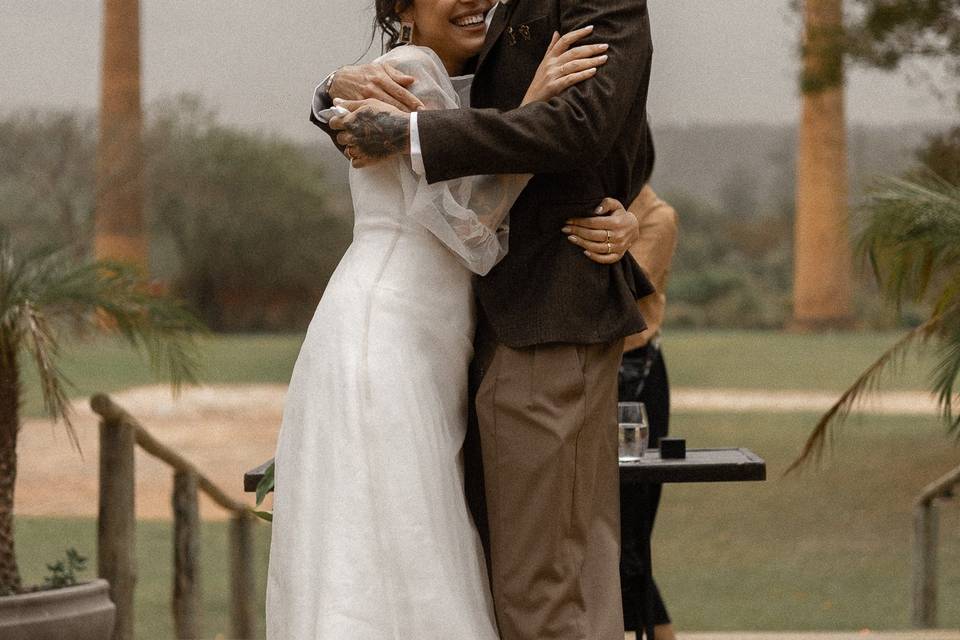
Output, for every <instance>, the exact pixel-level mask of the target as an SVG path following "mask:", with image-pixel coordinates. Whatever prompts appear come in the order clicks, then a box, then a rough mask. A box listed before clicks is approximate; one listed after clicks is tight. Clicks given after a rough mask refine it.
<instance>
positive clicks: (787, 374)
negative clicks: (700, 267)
mask: <svg viewBox="0 0 960 640" xmlns="http://www.w3.org/2000/svg"><path fill="white" fill-rule="evenodd" d="M895 339H896V334H875V333H862V334H837V335H823V336H792V335H784V334H778V333H759V332H680V331H674V332H670V333H669V335H668V336H667V337H666V338H665V349H666V353H667V359H668V363H669V367H670V373H671V379H672V382H673V384H674V385H677V386H700V387H747V388H768V389H825V390H838V389H841V388H843V387H844V386H845V385H846V384H847V383H848V382H849V381H850V380H852V379H853V378H854V377H855V376H856V375H857V373H859V371H860V370H861V369H863V368H864V367H865V366H866V365H867V364H868V363H869V362H870V361H871V360H872V359H873V358H874V357H875V356H876V354H878V353H879V352H880V351H881V350H883V349H884V348H886V347H887V346H888V345H889V344H891V343H892V342H893V341H894V340H895ZM300 341H301V336H298V335H291V336H218V337H215V338H213V339H210V340H208V341H206V342H205V343H204V345H203V353H202V360H203V362H204V372H203V374H204V376H203V377H204V380H205V381H207V382H231V383H243V382H272V383H285V382H286V381H287V378H288V376H289V373H290V370H291V367H292V365H293V361H294V359H295V358H296V354H297V351H298V349H299V346H300ZM66 356H67V357H66V362H65V365H66V366H65V368H66V370H67V372H68V374H69V375H70V376H71V377H72V379H73V380H75V381H76V382H77V392H76V393H77V395H87V394H89V393H90V392H92V391H95V390H106V391H110V390H115V389H120V388H123V387H128V386H133V385H139V384H146V383H150V382H155V381H156V380H155V379H154V377H153V376H152V374H151V373H150V371H149V370H148V368H147V367H146V366H145V365H144V364H143V363H142V362H141V361H140V359H139V357H138V356H136V355H135V354H132V353H130V352H129V351H128V350H126V349H124V348H123V347H121V346H120V345H118V344H117V343H116V342H113V341H97V342H92V343H86V344H80V345H74V346H72V347H71V348H70V349H68V350H67V353H66ZM929 363H930V360H929V359H927V360H924V361H921V362H920V364H919V365H918V363H917V362H915V361H914V362H909V363H908V366H907V367H906V369H905V370H904V372H903V375H902V377H901V378H900V379H898V380H896V381H893V382H891V383H890V384H888V385H886V388H890V389H904V388H916V389H922V388H924V386H925V385H924V383H925V378H924V373H925V369H926V367H928V366H929ZM34 386H35V385H34V384H33V379H32V377H28V381H27V388H28V389H32V388H34ZM27 409H28V411H29V412H30V413H36V412H37V411H38V405H37V402H36V398H35V397H32V396H28V404H27ZM815 418H816V416H813V415H802V414H797V415H763V414H745V415H704V414H679V415H676V416H675V417H674V420H673V428H672V432H673V434H674V435H677V436H683V437H686V438H687V441H688V444H689V446H691V447H706V446H746V447H750V448H751V449H753V450H754V451H756V452H758V453H759V454H761V455H762V456H763V457H764V458H766V459H767V461H768V463H769V471H770V472H769V480H768V481H767V482H765V483H743V484H730V485H723V484H716V485H675V486H669V487H668V488H667V489H666V491H665V494H664V502H663V507H662V509H661V513H660V516H659V518H658V526H657V530H656V533H655V541H654V544H655V562H656V565H655V566H656V574H657V576H658V579H659V581H660V584H661V589H662V591H663V592H664V594H665V597H666V599H667V602H668V606H669V607H670V609H671V611H672V613H673V615H674V618H675V620H676V622H677V625H678V627H680V628H681V629H688V630H735V629H744V630H750V629H771V630H775V629H798V630H816V629H860V628H865V627H870V628H875V629H894V628H906V627H907V626H908V623H909V608H908V605H909V598H910V591H909V566H910V534H911V501H912V499H913V497H914V496H915V495H916V494H917V493H918V492H919V491H920V489H921V488H922V487H923V486H924V485H925V484H927V483H928V482H930V481H931V480H933V479H935V478H936V477H938V476H939V475H941V474H942V473H944V472H945V471H947V470H948V469H950V468H952V467H954V466H956V465H957V464H960V448H958V447H957V446H956V443H955V441H954V440H953V439H951V438H950V437H948V436H947V435H946V434H945V432H944V429H943V427H942V425H941V424H939V423H938V422H937V421H936V420H935V419H932V418H875V417H870V418H858V417H854V418H853V419H852V420H851V421H850V422H849V423H848V424H847V425H846V426H845V427H844V428H843V429H842V430H841V432H840V433H839V439H838V444H837V447H836V449H835V450H834V452H833V454H832V455H831V456H830V457H829V458H828V459H827V461H826V462H825V464H824V465H823V467H822V468H821V469H819V470H814V469H810V470H807V471H806V472H804V473H803V474H801V475H798V476H791V477H789V478H782V477H781V473H782V471H783V469H784V468H785V467H786V465H787V464H788V463H789V461H790V460H792V458H793V456H794V455H795V454H796V452H797V451H798V449H799V447H800V445H801V444H802V442H803V440H804V438H805V437H806V435H807V433H808V432H809V430H810V428H811V426H812V424H813V422H814V421H815ZM941 511H942V523H941V531H942V548H941V558H940V571H941V573H940V586H941V597H940V607H941V612H940V622H941V625H943V626H952V627H957V626H960V538H958V536H957V532H958V531H960V502H958V501H954V502H952V503H948V504H946V505H945V506H944V508H943V509H942V510H941ZM258 534H259V540H258V543H259V546H258V548H259V553H258V558H257V560H256V562H257V568H258V570H259V572H260V574H259V588H260V593H259V594H258V596H257V597H258V600H259V601H261V602H262V599H263V582H264V572H265V569H266V564H267V549H268V545H269V527H268V526H267V525H263V526H262V527H260V528H259V530H258ZM94 540H95V523H94V522H93V521H92V520H58V519H42V518H40V519H38V518H20V519H19V520H18V522H17V544H18V548H19V555H20V560H21V563H22V568H23V572H24V574H25V576H26V578H27V579H28V581H39V580H40V579H41V576H42V574H43V565H44V563H45V562H49V561H51V560H53V559H54V558H55V557H57V556H58V555H60V554H62V551H63V548H64V547H67V546H71V545H72V546H76V547H77V548H78V549H79V550H80V551H81V552H82V553H87V554H89V555H91V556H92V555H93V548H94ZM225 540H226V528H225V525H220V524H215V523H212V524H207V525H205V529H204V537H203V552H204V555H203V567H204V571H203V575H202V578H203V588H204V592H205V605H204V606H205V608H204V634H205V635H206V636H207V637H213V636H214V635H215V634H216V633H218V632H225V631H226V628H227V622H226V616H227V608H228V604H227V602H228V594H227V593H226V585H225V579H226V564H225V562H226V558H225V554H224V549H223V544H224V541H225ZM138 544H139V548H138V555H139V570H138V575H139V588H138V592H137V607H138V608H137V615H138V619H137V624H138V637H139V638H142V639H153V638H156V639H158V640H159V639H164V640H165V639H166V638H169V637H171V633H172V631H171V621H170V614H169V599H170V588H171V576H170V566H171V563H170V551H171V545H172V542H171V532H170V527H169V525H168V524H167V523H162V522H141V523H140V524H139V540H138ZM92 566H94V567H95V566H96V565H95V560H93V562H92Z"/></svg>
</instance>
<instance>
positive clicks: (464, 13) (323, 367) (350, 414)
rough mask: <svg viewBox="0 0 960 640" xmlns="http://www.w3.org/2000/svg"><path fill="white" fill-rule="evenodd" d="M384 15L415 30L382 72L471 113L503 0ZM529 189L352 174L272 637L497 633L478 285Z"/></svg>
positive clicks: (315, 349) (281, 530) (385, 8)
mask: <svg viewBox="0 0 960 640" xmlns="http://www.w3.org/2000/svg"><path fill="white" fill-rule="evenodd" d="M376 6H377V19H378V24H379V25H380V27H381V28H383V29H384V32H385V33H386V34H388V36H393V37H392V40H393V42H392V43H391V44H392V45H396V44H397V43H396V40H397V35H396V34H398V33H400V32H401V31H403V29H401V28H400V25H399V24H398V22H399V21H398V20H397V18H400V20H402V21H403V22H404V23H407V22H411V23H414V24H415V25H416V29H415V31H414V33H413V38H412V43H411V44H407V45H406V46H394V47H393V48H392V49H391V50H390V51H389V52H388V53H387V54H385V55H384V56H382V57H381V58H380V59H379V61H380V62H387V63H389V64H391V65H392V66H393V67H394V68H396V69H398V70H399V71H401V72H403V73H406V74H408V75H410V76H412V77H414V78H415V79H416V81H415V82H414V84H413V85H411V87H410V90H411V92H412V93H413V94H414V95H415V96H416V97H417V98H419V99H420V100H421V101H422V102H423V104H424V105H425V107H426V108H428V109H449V108H458V107H460V106H467V101H468V100H469V87H470V80H471V77H470V76H468V75H460V74H462V72H463V70H464V68H465V67H466V65H467V63H468V62H469V60H470V59H471V58H473V57H474V56H476V55H477V54H478V53H479V51H480V49H481V47H482V45H483V42H484V33H485V25H484V21H483V18H484V14H485V13H487V12H488V10H489V9H490V8H491V2H490V0H482V1H477V0H472V1H469V2H467V1H464V0H413V2H409V1H402V2H400V3H397V5H395V4H394V0H388V1H383V0H378V1H377V3H376ZM397 6H400V7H403V6H405V7H406V8H405V10H404V11H403V13H402V15H399V16H398V15H397V14H396V7H397ZM586 33H587V31H586V30H581V32H573V33H571V34H568V36H566V37H564V38H562V39H558V38H557V37H555V38H554V43H553V45H552V46H551V48H550V50H549V51H548V52H547V55H546V57H545V58H544V61H543V63H542V64H541V66H540V69H539V70H538V72H537V77H536V78H535V79H534V81H533V83H532V84H531V87H530V90H529V91H528V93H527V96H526V97H525V99H524V102H525V103H526V102H531V101H537V100H548V99H549V98H551V97H553V96H554V95H556V94H557V93H559V92H560V91H562V90H563V89H564V88H566V87H568V86H571V85H573V84H575V83H577V82H581V81H583V80H586V79H588V78H589V77H591V76H592V75H593V73H594V71H595V68H596V67H597V66H599V65H601V64H603V62H604V58H602V57H599V56H598V53H599V51H598V48H597V47H596V46H590V47H587V46H583V47H572V48H571V45H572V44H574V43H575V42H576V41H577V40H579V38H581V37H583V36H584V35H586ZM564 65H565V66H564ZM559 71H563V72H564V73H559ZM528 179H529V176H520V175H502V176H481V177H471V178H464V179H459V180H452V181H448V182H442V183H438V184H434V185H429V184H427V181H426V179H425V178H423V177H420V176H418V175H417V173H415V172H414V170H413V169H412V168H411V164H410V157H409V156H398V157H395V158H394V159H392V160H389V161H386V162H382V163H379V164H377V165H375V166H372V167H369V168H365V169H357V168H352V169H351V170H350V189H351V192H352V196H353V205H354V211H355V227H354V240H353V244H351V246H350V248H349V249H348V250H347V252H346V254H345V255H344V257H343V259H342V261H341V262H340V264H339V266H338V267H337V269H336V272H335V273H334V274H333V277H332V278H331V280H330V282H329V284H328V286H327V288H326V291H325V292H324V294H323V297H322V299H321V301H320V304H319V306H318V307H317V310H316V314H315V315H314V317H313V320H312V322H311V323H310V327H309V329H308V330H307V334H306V337H305V339H304V343H303V346H302V348H301V351H300V355H299V357H298V359H297V362H296V366H295V367H294V370H293V375H292V378H291V380H290V387H289V391H288V394H287V399H286V404H285V407H284V412H283V422H282V426H281V429H280V433H279V437H278V442H277V450H276V457H275V479H276V490H275V494H274V501H273V509H274V511H273V537H272V540H271V546H270V560H269V572H268V582H267V600H266V614H267V637H268V638H269V639H270V640H307V639H311V640H313V639H317V640H383V638H393V639H398V640H413V639H417V640H497V638H498V635H497V631H496V623H495V621H494V615H493V609H492V603H491V596H490V593H489V587H488V583H487V577H486V567H485V564H484V558H483V552H482V550H481V545H480V541H479V537H478V535H477V532H476V530H475V528H474V526H473V523H472V521H471V518H470V515H469V512H468V509H467V504H466V501H465V498H464V485H463V473H462V460H461V448H462V445H463V440H464V435H465V432H466V425H467V413H466V412H467V393H468V392H467V370H468V364H469V362H470V359H471V357H472V355H473V335H474V328H475V319H474V297H473V291H472V279H473V276H474V274H480V275H483V274H485V273H486V272H487V271H489V270H490V269H491V268H492V267H493V266H494V265H495V264H496V263H497V261H498V260H499V259H501V258H502V257H503V256H504V255H505V253H506V251H507V229H506V224H505V222H506V218H507V214H508V212H509V211H510V209H511V207H512V205H513V203H514V200H515V199H516V198H517V196H518V195H519V194H520V192H521V191H522V190H523V188H524V186H525V185H526V183H527V181H528ZM557 231H558V233H559V232H560V230H559V229H558V230H557ZM584 259H586V258H584Z"/></svg>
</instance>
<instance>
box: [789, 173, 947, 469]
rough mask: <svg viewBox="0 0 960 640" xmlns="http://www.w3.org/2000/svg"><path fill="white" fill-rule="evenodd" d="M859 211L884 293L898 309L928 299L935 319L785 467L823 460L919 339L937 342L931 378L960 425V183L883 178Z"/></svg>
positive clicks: (881, 361)
mask: <svg viewBox="0 0 960 640" xmlns="http://www.w3.org/2000/svg"><path fill="white" fill-rule="evenodd" d="M860 214H861V215H860V217H859V223H860V228H859V229H858V230H857V231H856V238H857V240H856V244H857V249H858V252H859V253H860V254H861V255H864V256H866V257H867V259H868V261H869V264H870V266H871V268H872V269H873V272H874V275H875V276H876V279H877V282H878V283H879V284H880V288H881V291H882V293H883V295H884V297H886V298H887V299H888V300H889V301H890V302H891V303H892V304H894V305H895V306H896V308H898V309H899V308H900V307H901V305H902V304H903V303H904V302H907V301H912V302H924V303H928V304H929V305H930V307H931V314H930V318H929V319H928V320H927V321H926V322H924V323H923V324H921V325H920V326H918V327H917V328H915V329H913V330H912V331H910V332H909V333H907V334H906V335H905V336H903V338H901V339H900V340H899V341H898V342H897V343H896V344H894V345H893V346H892V347H891V348H890V349H888V350H887V351H886V352H884V353H883V354H881V356H880V357H879V358H877V360H876V361H875V362H874V363H873V364H872V365H870V367H868V368H867V369H866V370H865V371H864V372H863V373H862V374H861V375H860V376H859V377H858V378H857V380H856V381H854V383H853V384H852V385H851V386H850V388H848V389H847V390H846V391H845V392H844V393H843V394H842V395H841V396H840V398H839V399H838V400H837V402H836V403H834V405H833V406H832V407H831V408H830V409H829V410H828V411H827V412H826V413H825V414H824V415H823V417H821V418H820V420H819V421H818V422H817V424H816V426H815V427H814V429H813V431H812V432H811V433H810V436H809V437H808V438H807V441H806V443H805V445H804V448H803V450H802V452H801V453H800V455H799V456H798V457H797V459H796V460H795V461H794V462H793V463H792V464H791V465H790V467H789V468H788V469H787V471H786V472H785V474H787V473H790V472H792V471H794V470H796V469H798V468H799V467H800V466H802V465H803V464H805V463H806V462H808V461H810V460H819V459H820V457H821V456H822V454H823V451H824V447H825V445H826V443H827V442H828V440H829V437H830V436H831V435H832V434H833V432H834V430H835V427H837V426H838V425H839V424H840V423H842V422H843V421H844V420H845V419H846V418H847V416H848V415H849V414H850V412H851V411H852V410H853V409H854V408H855V406H856V404H857V402H858V401H860V400H861V399H862V398H863V396H865V395H866V394H868V393H870V392H871V391H874V390H875V389H876V387H877V384H878V381H879V380H880V378H881V376H882V374H883V373H884V372H886V371H887V370H888V369H889V368H890V367H891V366H892V365H894V364H898V363H900V362H902V361H903V358H904V357H905V355H906V354H907V352H909V350H910V349H911V348H913V347H914V346H915V345H916V344H917V343H918V342H933V343H936V349H937V353H938V355H939V362H938V364H937V366H936V367H935V369H934V371H933V372H932V374H931V385H932V387H933V391H934V393H935V394H936V395H937V399H938V403H939V405H940V410H941V414H942V416H943V419H944V421H945V422H946V423H947V424H948V425H949V428H950V429H951V430H953V431H958V432H960V416H957V414H956V412H955V410H954V406H955V405H954V402H955V399H956V395H957V392H956V385H957V379H958V376H960V187H958V186H955V185H953V184H951V183H949V182H947V181H945V180H943V179H941V178H939V177H937V176H935V175H932V174H927V175H921V176H913V177H909V178H883V179H881V180H879V181H877V183H876V184H875V185H874V187H873V188H872V189H871V191H870V193H869V195H868V198H867V201H866V203H865V204H864V206H863V207H861V210H860Z"/></svg>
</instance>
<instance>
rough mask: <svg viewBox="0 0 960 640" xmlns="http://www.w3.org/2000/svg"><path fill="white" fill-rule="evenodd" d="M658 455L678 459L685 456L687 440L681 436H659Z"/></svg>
mask: <svg viewBox="0 0 960 640" xmlns="http://www.w3.org/2000/svg"><path fill="white" fill-rule="evenodd" d="M660 457H661V458H666V459H670V460H672V459H678V458H686V457H687V441H686V440H684V439H683V438H660Z"/></svg>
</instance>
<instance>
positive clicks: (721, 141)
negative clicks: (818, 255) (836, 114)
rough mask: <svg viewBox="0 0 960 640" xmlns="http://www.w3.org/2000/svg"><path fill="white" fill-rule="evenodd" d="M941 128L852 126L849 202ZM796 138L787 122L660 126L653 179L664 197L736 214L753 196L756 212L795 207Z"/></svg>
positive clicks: (904, 164)
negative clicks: (688, 199)
mask: <svg viewBox="0 0 960 640" xmlns="http://www.w3.org/2000/svg"><path fill="white" fill-rule="evenodd" d="M941 128H942V127H941ZM938 130H939V129H938V128H937V126H936V125H924V124H914V125H904V126H897V127H890V126H863V125H858V126H853V127H851V129H850V131H849V134H848V152H849V155H850V187H851V189H850V191H851V199H852V200H854V201H856V200H857V199H858V197H859V196H860V195H861V194H862V193H863V189H864V187H865V186H866V185H867V184H868V183H869V181H870V179H871V178H872V177H874V176H876V175H878V174H895V173H900V172H903V171H904V170H906V169H907V168H909V167H910V166H912V165H914V164H915V159H914V150H915V149H916V148H917V147H918V146H920V145H921V144H922V143H923V141H924V139H925V136H926V135H928V134H930V133H932V132H935V131H938ZM796 140H797V132H796V128H795V127H788V126H770V125H725V126H714V125H697V126H690V127H676V126H664V127H655V128H654V141H655V143H656V148H657V165H656V169H655V171H654V175H653V179H652V183H653V185H654V187H655V188H656V189H657V190H658V191H659V192H661V193H663V194H664V195H671V194H673V195H683V196H687V197H693V198H696V199H697V200H700V201H702V202H704V203H708V204H710V205H713V206H716V207H718V208H720V209H722V210H724V212H725V213H735V212H734V211H729V210H728V209H730V208H732V207H731V205H733V204H735V203H736V202H737V201H738V200H740V201H745V202H751V201H752V202H753V203H754V207H753V209H754V210H753V211H752V213H773V212H775V211H776V209H777V208H778V207H780V206H784V205H785V204H788V205H789V206H792V202H793V189H794V183H795V178H794V174H795V170H796ZM745 213H749V212H745Z"/></svg>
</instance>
